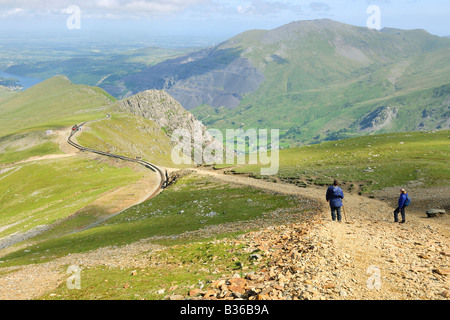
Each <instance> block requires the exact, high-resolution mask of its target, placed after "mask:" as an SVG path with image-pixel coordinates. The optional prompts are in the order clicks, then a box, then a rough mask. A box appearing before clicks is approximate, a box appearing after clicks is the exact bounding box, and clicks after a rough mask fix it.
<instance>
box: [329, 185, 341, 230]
mask: <svg viewBox="0 0 450 320" xmlns="http://www.w3.org/2000/svg"><path fill="white" fill-rule="evenodd" d="M326 199H327V202H329V203H330V207H331V218H332V219H333V221H336V218H337V220H338V222H341V220H342V216H341V207H342V206H343V203H342V199H344V192H343V191H342V189H341V188H339V182H338V181H337V180H334V183H333V185H332V186H330V187H329V188H328V190H327V195H326Z"/></svg>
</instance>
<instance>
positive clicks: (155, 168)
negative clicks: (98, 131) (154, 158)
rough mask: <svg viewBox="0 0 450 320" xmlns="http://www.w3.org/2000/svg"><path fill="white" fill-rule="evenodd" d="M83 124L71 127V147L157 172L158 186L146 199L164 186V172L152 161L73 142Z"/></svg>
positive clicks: (69, 141) (68, 140)
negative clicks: (132, 163) (158, 177)
mask: <svg viewBox="0 0 450 320" xmlns="http://www.w3.org/2000/svg"><path fill="white" fill-rule="evenodd" d="M84 124H86V122H83V123H81V124H80V125H77V126H74V127H73V129H72V132H71V133H70V135H69V137H68V138H67V143H68V144H70V145H71V146H73V147H75V148H77V149H79V150H81V151H84V152H91V153H95V154H99V155H102V156H105V157H109V158H114V159H120V160H123V161H128V162H134V163H138V164H140V165H142V166H144V167H145V168H147V169H150V170H152V171H153V172H156V173H158V174H159V175H160V177H161V179H160V183H159V186H158V188H157V189H156V190H155V192H154V193H153V194H152V195H150V196H149V197H148V198H147V200H149V199H151V198H153V197H155V196H156V195H157V194H158V193H159V192H160V191H161V190H162V189H163V188H164V185H165V183H166V177H165V175H164V173H163V172H162V170H161V169H160V168H158V167H157V166H155V165H154V164H152V163H150V162H148V161H145V160H141V159H135V158H130V157H126V156H121V155H118V154H113V153H109V152H104V151H100V150H95V149H91V148H86V147H83V146H81V145H79V144H78V143H75V142H73V141H72V137H73V136H74V134H75V133H77V132H78V131H79V130H80V128H81V127H82V126H83V125H84Z"/></svg>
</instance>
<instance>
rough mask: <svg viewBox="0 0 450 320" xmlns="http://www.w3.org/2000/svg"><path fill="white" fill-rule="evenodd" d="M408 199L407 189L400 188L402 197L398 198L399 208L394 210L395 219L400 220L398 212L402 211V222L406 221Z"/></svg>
mask: <svg viewBox="0 0 450 320" xmlns="http://www.w3.org/2000/svg"><path fill="white" fill-rule="evenodd" d="M407 199H408V194H407V193H406V190H405V189H401V190H400V197H399V198H398V208H397V209H395V211H394V221H395V222H398V214H399V213H400V212H401V214H402V221H401V222H400V223H405V222H406V213H405V208H406V200H407Z"/></svg>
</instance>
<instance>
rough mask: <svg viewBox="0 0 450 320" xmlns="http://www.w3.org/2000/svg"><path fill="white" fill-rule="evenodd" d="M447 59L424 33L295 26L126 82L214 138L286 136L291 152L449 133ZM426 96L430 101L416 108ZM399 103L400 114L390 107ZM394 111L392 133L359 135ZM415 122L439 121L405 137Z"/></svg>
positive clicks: (445, 47)
mask: <svg viewBox="0 0 450 320" xmlns="http://www.w3.org/2000/svg"><path fill="white" fill-rule="evenodd" d="M449 52H450V40H449V39H448V38H444V37H438V36H434V35H431V34H430V33H428V32H427V31H425V30H421V29H417V30H400V29H393V28H384V29H382V30H380V31H377V30H370V29H368V28H364V27H357V26H352V25H348V24H344V23H340V22H336V21H333V20H329V19H322V20H312V21H295V22H291V23H289V24H287V25H284V26H280V27H278V28H275V29H273V30H250V31H246V32H243V33H241V34H238V35H236V36H234V37H232V38H230V39H228V40H226V41H224V42H222V43H220V44H218V45H217V46H215V47H210V48H207V49H204V50H202V51H199V52H196V53H193V54H189V55H186V56H183V57H180V58H177V59H172V60H166V61H164V62H163V63H161V64H158V65H155V66H152V67H150V68H148V69H146V70H144V71H142V72H140V73H138V74H136V75H129V76H127V77H126V78H124V79H123V83H122V85H123V87H124V88H127V90H128V89H131V90H133V87H134V86H135V85H136V87H135V89H134V90H135V91H141V90H144V89H158V90H165V91H166V92H168V93H169V94H170V95H171V96H173V97H174V98H175V99H176V100H177V101H179V102H180V103H181V104H182V105H183V107H184V108H186V109H188V110H190V111H191V112H192V113H193V114H194V115H195V116H196V117H197V118H198V119H199V120H201V121H202V122H203V123H204V124H205V125H206V126H207V127H209V128H217V129H226V128H242V129H249V128H278V129H280V131H281V132H282V135H283V137H282V144H283V145H284V146H293V145H301V144H308V143H317V142H320V141H325V140H330V139H331V140H332V139H341V138H347V137H352V136H357V135H362V134H372V133H383V132H388V131H395V132H397V131H403V130H418V129H424V130H434V129H439V128H443V129H445V128H447V124H445V123H444V125H443V124H442V121H440V119H441V118H442V117H445V116H446V114H447V112H448V108H449V107H448V104H446V101H447V98H446V97H442V96H435V95H434V94H433V93H432V91H433V90H435V91H436V90H437V91H442V88H446V85H447V84H450V76H449V74H450V67H449V66H450V59H449ZM427 90H428V91H427ZM420 95H421V96H422V97H423V98H424V100H422V101H419V100H417V99H416V98H417V97H418V96H420ZM447 95H450V92H448V93H447ZM400 96H401V97H405V98H404V99H403V100H404V101H403V102H401V104H400V105H390V104H392V103H394V102H395V104H396V103H397V102H398V101H399V99H400V98H399V97H400ZM425 96H426V98H425ZM400 100H401V99H400ZM430 106H432V107H430ZM388 109H391V110H394V109H395V110H400V112H397V113H396V117H391V118H390V119H391V121H390V123H391V124H392V125H390V126H388V125H387V124H386V125H382V126H380V125H375V126H372V127H370V126H369V127H366V128H364V129H361V128H360V126H359V123H362V122H364V119H365V118H367V116H368V115H370V114H371V113H374V112H375V113H376V111H377V110H379V111H380V112H383V110H388ZM431 109H433V110H434V111H433V112H430V111H432V110H431ZM403 110H404V111H403ZM411 112H412V113H414V114H415V113H418V114H422V113H427V114H432V115H433V116H432V117H431V118H429V117H428V118H427V119H428V120H427V122H426V123H422V122H423V121H421V120H420V119H416V122H415V123H411V124H410V125H408V128H407V129H403V128H402V126H403V124H404V123H405V122H408V121H409V120H408V119H407V118H405V117H407V116H408V113H411ZM377 116H378V115H375V116H374V118H376V117H377ZM379 116H380V117H381V118H382V117H383V115H382V114H380V115H379ZM300 128H301V129H300Z"/></svg>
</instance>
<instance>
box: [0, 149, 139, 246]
mask: <svg viewBox="0 0 450 320" xmlns="http://www.w3.org/2000/svg"><path fill="white" fill-rule="evenodd" d="M141 175H142V173H141V174H139V173H136V172H133V171H132V170H131V169H128V168H125V169H118V168H114V167H111V166H109V165H105V164H100V163H98V162H96V161H92V160H85V159H81V158H78V157H71V158H66V159H57V160H43V161H37V162H30V163H23V164H20V165H16V166H9V167H6V168H3V169H0V181H1V183H0V204H1V208H2V210H1V211H2V215H1V217H0V230H1V232H0V238H3V237H5V236H7V235H10V234H12V233H15V232H20V233H22V232H25V231H28V230H31V229H33V228H35V227H37V226H41V225H50V224H52V223H54V222H55V221H57V220H60V219H64V218H66V217H68V216H69V215H70V214H72V213H74V212H76V211H77V210H79V209H80V208H83V207H84V206H86V205H88V204H89V203H90V202H92V201H94V200H95V199H96V198H98V197H99V195H101V194H102V193H104V192H106V191H108V190H110V189H112V188H116V187H118V186H123V185H126V184H129V183H131V182H133V181H136V180H137V179H139V178H140V177H141Z"/></svg>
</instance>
